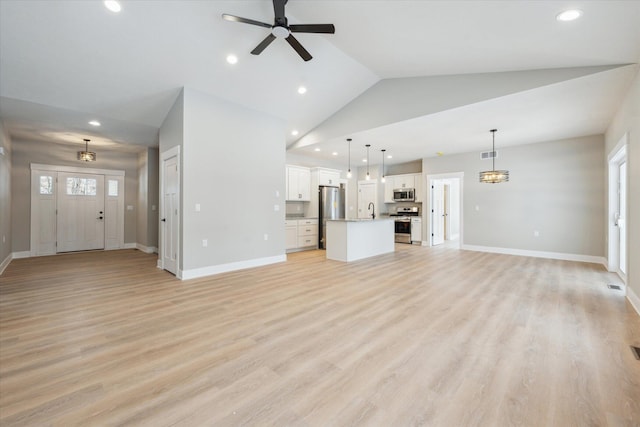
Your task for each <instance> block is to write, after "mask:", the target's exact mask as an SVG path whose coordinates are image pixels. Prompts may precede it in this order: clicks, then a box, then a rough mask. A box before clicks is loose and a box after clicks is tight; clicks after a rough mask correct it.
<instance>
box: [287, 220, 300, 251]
mask: <svg viewBox="0 0 640 427" xmlns="http://www.w3.org/2000/svg"><path fill="white" fill-rule="evenodd" d="M284 245H285V249H287V250H289V249H296V248H297V247H298V221H296V220H295V219H288V220H286V221H285V222H284Z"/></svg>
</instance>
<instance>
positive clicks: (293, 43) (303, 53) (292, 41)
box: [285, 34, 313, 61]
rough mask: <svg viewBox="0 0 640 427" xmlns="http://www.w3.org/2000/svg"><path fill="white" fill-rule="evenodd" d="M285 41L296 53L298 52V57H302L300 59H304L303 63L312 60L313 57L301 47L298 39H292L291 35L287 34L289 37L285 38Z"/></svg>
mask: <svg viewBox="0 0 640 427" xmlns="http://www.w3.org/2000/svg"><path fill="white" fill-rule="evenodd" d="M285 40H286V41H288V42H289V44H290V45H291V47H292V48H293V49H294V50H295V51H296V52H298V55H300V57H302V59H304V60H305V61H309V60H310V59H311V58H313V56H311V54H310V53H309V52H307V49H305V48H303V47H302V45H301V44H300V42H299V41H298V39H296V38H295V37H293V34H289V37H287V38H286V39H285Z"/></svg>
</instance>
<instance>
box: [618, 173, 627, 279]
mask: <svg viewBox="0 0 640 427" xmlns="http://www.w3.org/2000/svg"><path fill="white" fill-rule="evenodd" d="M618 167H619V172H620V174H619V177H620V189H619V191H618V214H617V220H616V224H617V226H618V233H619V242H620V257H619V266H618V268H620V271H621V272H622V273H623V274H627V231H626V223H625V216H626V212H627V162H622V163H620V165H619V166H618Z"/></svg>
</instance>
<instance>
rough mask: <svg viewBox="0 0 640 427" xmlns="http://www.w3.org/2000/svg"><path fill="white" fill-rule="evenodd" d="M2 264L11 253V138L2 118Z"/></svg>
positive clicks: (0, 124) (0, 171) (0, 239)
mask: <svg viewBox="0 0 640 427" xmlns="http://www.w3.org/2000/svg"><path fill="white" fill-rule="evenodd" d="M0 147H2V148H4V156H2V155H0V264H1V263H2V262H3V261H5V260H6V259H7V258H8V257H9V255H10V254H11V252H12V250H11V240H12V235H11V138H9V134H8V133H7V132H6V130H5V127H4V124H3V123H2V120H0Z"/></svg>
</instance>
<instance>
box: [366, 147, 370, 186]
mask: <svg viewBox="0 0 640 427" xmlns="http://www.w3.org/2000/svg"><path fill="white" fill-rule="evenodd" d="M365 147H367V177H366V180H367V181H369V180H370V179H371V175H369V147H371V144H367V145H365Z"/></svg>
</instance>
